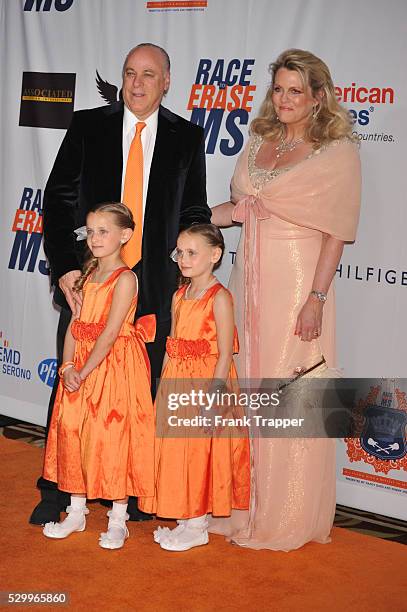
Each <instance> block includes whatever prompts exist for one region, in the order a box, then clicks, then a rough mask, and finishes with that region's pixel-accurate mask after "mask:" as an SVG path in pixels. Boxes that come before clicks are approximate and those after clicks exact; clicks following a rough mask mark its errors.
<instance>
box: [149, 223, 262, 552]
mask: <svg viewBox="0 0 407 612" xmlns="http://www.w3.org/2000/svg"><path fill="white" fill-rule="evenodd" d="M224 248H225V245H224V241H223V237H222V234H221V232H220V231H219V229H218V228H217V227H216V226H214V225H210V224H199V225H192V226H191V227H190V228H189V229H187V230H184V231H183V232H181V234H180V235H179V237H178V241H177V248H176V250H175V251H174V254H173V258H174V260H176V261H177V263H178V266H179V268H180V271H181V273H182V276H183V278H184V280H186V281H187V282H186V283H185V284H183V285H182V286H181V287H180V289H178V291H176V293H175V294H174V297H173V300H172V327H171V336H170V337H169V338H168V340H167V354H166V356H165V359H164V364H163V371H162V378H161V382H160V387H159V390H158V393H157V399H156V409H157V439H156V465H155V468H156V485H155V496H154V498H153V499H152V498H148V499H147V498H144V499H143V500H141V501H139V507H140V508H141V509H142V510H144V511H145V512H154V513H156V514H157V515H158V516H161V517H171V518H177V519H179V520H178V526H177V527H176V528H175V529H172V530H170V529H169V528H168V527H164V528H161V527H159V528H158V529H157V530H156V531H155V532H154V540H155V541H156V542H158V543H159V544H160V546H161V548H164V549H166V550H171V551H183V550H189V549H190V548H192V547H194V546H201V545H202V544H207V543H208V531H207V528H208V522H207V514H208V513H212V514H213V515H216V516H229V515H230V513H231V510H232V508H236V509H247V508H248V504H249V489H250V485H249V443H248V439H247V436H245V433H246V432H245V431H244V430H238V429H236V428H233V427H230V428H228V427H227V426H225V427H224V428H223V431H221V432H220V433H219V430H217V429H216V428H215V430H212V429H211V427H210V426H209V427H205V422H202V424H203V427H202V428H201V429H200V430H199V429H197V428H191V427H188V426H186V427H182V426H181V428H180V429H179V430H178V432H177V431H170V430H171V429H174V428H173V427H170V426H166V425H165V423H167V424H168V422H169V418H168V417H169V416H172V415H174V417H175V419H176V418H177V417H179V416H181V414H184V416H185V414H187V416H189V417H193V416H194V415H195V416H196V417H198V418H199V416H201V417H203V416H204V415H205V413H206V410H205V407H202V406H201V407H200V408H196V409H193V408H192V406H189V407H188V408H187V409H186V410H184V411H182V410H178V412H177V413H176V412H173V413H172V415H170V412H169V411H168V407H169V403H168V398H169V397H171V396H174V395H177V396H179V394H180V393H183V392H188V391H189V392H190V391H192V390H194V391H198V390H199V388H202V390H203V389H204V388H205V390H206V391H208V388H207V387H208V384H209V390H212V392H213V393H215V392H216V389H218V390H219V386H220V385H221V386H220V388H227V389H228V390H229V391H230V389H232V390H234V391H236V390H238V388H237V376H236V370H235V366H234V363H233V353H234V352H237V351H238V346H237V333H236V329H235V324H234V316H233V302H232V297H231V295H230V293H229V291H228V290H227V289H225V288H224V287H223V285H221V283H219V282H218V281H217V279H216V277H215V276H214V275H213V271H214V270H215V269H216V268H217V267H219V266H220V263H221V259H222V256H223V252H224ZM194 410H195V412H194ZM188 411H189V412H188ZM206 414H207V415H209V413H206ZM206 418H207V419H209V416H207V417H206ZM212 418H213V416H212ZM196 420H197V419H196ZM233 420H234V419H228V423H229V422H230V421H233ZM207 422H208V421H207ZM163 423H164V426H163V428H162V427H161V426H162V425H163ZM212 425H213V423H212ZM175 429H176V428H175Z"/></svg>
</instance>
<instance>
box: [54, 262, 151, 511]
mask: <svg viewBox="0 0 407 612" xmlns="http://www.w3.org/2000/svg"><path fill="white" fill-rule="evenodd" d="M126 270H128V268H119V269H118V270H115V272H113V274H112V275H111V276H110V277H109V278H108V279H107V280H106V281H105V282H104V283H94V282H90V281H87V282H86V283H85V285H84V288H83V305H82V309H81V314H80V318H79V319H77V320H75V321H74V322H73V323H72V326H71V331H72V335H73V336H74V338H75V354H74V358H73V361H74V362H75V364H76V368H77V369H80V368H82V367H83V365H84V363H85V362H86V360H87V359H88V356H89V354H90V352H91V351H92V349H93V347H94V345H95V342H96V340H97V337H98V336H99V334H100V333H101V332H102V331H103V328H104V325H105V323H106V320H107V318H108V315H109V310H110V306H111V302H112V297H113V292H114V288H115V286H116V282H117V279H118V278H119V276H120V274H121V273H122V272H124V271H126ZM136 306H137V296H135V297H134V298H133V301H132V303H131V307H130V309H129V312H128V313H127V316H126V319H125V321H124V323H123V325H122V327H121V330H120V332H119V335H118V337H117V338H116V340H115V342H114V344H113V347H112V349H111V350H110V352H109V353H108V355H107V356H106V357H105V358H104V359H103V361H102V362H101V363H100V364H99V366H98V367H96V368H95V369H94V370H93V371H92V372H91V373H90V374H89V376H88V377H87V378H86V380H85V381H84V382H83V383H82V385H81V387H80V389H79V390H78V391H76V392H72V393H70V392H68V391H66V390H65V389H64V387H63V385H62V383H60V384H59V387H58V391H57V396H56V399H55V404H54V410H53V414H52V420H51V426H50V430H49V435H48V442H47V447H46V450H45V460H44V473H43V475H44V478H46V479H48V480H51V481H53V482H57V483H58V488H59V489H60V490H61V491H68V492H70V493H86V495H87V497H88V498H89V499H95V498H98V497H101V498H103V499H113V500H114V499H122V498H124V497H126V496H127V495H135V496H143V495H147V496H148V495H152V494H153V491H154V437H155V418H154V411H153V405H152V400H151V392H150V366H149V361H148V356H147V352H146V348H145V344H144V343H145V342H150V341H152V340H153V339H154V335H155V316H154V315H147V316H146V317H142V318H140V319H139V320H138V322H137V323H136V325H134V324H133V321H134V315H135V311H136Z"/></svg>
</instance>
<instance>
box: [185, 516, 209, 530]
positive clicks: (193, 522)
mask: <svg viewBox="0 0 407 612" xmlns="http://www.w3.org/2000/svg"><path fill="white" fill-rule="evenodd" d="M207 526H208V525H207V520H206V514H203V515H202V516H197V517H195V518H191V519H188V520H187V527H189V528H191V529H206V528H207Z"/></svg>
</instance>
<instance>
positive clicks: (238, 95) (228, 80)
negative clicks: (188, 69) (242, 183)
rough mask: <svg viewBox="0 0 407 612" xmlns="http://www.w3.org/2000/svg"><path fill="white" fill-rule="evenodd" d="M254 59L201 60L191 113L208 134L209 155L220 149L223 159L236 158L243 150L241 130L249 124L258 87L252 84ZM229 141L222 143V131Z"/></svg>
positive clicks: (191, 94)
mask: <svg viewBox="0 0 407 612" xmlns="http://www.w3.org/2000/svg"><path fill="white" fill-rule="evenodd" d="M254 63H255V60H254V59H243V60H240V59H237V58H235V59H232V60H230V61H229V62H226V60H225V59H222V58H220V59H216V60H212V59H208V58H203V59H201V60H199V64H198V69H197V73H196V77H195V82H194V83H193V84H192V86H191V93H190V96H189V100H188V105H187V109H188V110H190V111H192V112H191V121H192V122H193V123H196V124H197V125H200V126H201V127H203V128H204V130H205V139H206V153H209V154H211V153H214V152H215V149H216V147H217V145H218V146H219V150H220V152H221V153H222V155H227V156H231V155H236V154H237V153H239V151H240V150H241V148H242V147H243V141H244V136H243V133H242V130H241V126H243V125H247V124H248V122H249V113H250V112H251V110H252V101H253V95H254V92H255V91H256V85H252V84H251V78H252V70H253V66H254ZM223 127H224V128H225V129H226V132H227V133H228V135H229V137H228V138H221V139H219V134H220V132H221V128H223ZM218 141H219V144H218Z"/></svg>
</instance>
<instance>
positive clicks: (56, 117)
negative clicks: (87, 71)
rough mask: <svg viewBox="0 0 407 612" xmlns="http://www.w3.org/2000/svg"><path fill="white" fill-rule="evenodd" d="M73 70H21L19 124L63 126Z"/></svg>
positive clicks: (71, 104) (70, 101)
mask: <svg viewBox="0 0 407 612" xmlns="http://www.w3.org/2000/svg"><path fill="white" fill-rule="evenodd" d="M75 81H76V74H75V73H64V72H23V81H22V87H21V106H20V121H19V125H21V126H29V127H45V128H56V129H66V128H67V127H68V126H69V124H70V121H71V117H72V113H73V107H74V98H75Z"/></svg>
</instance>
